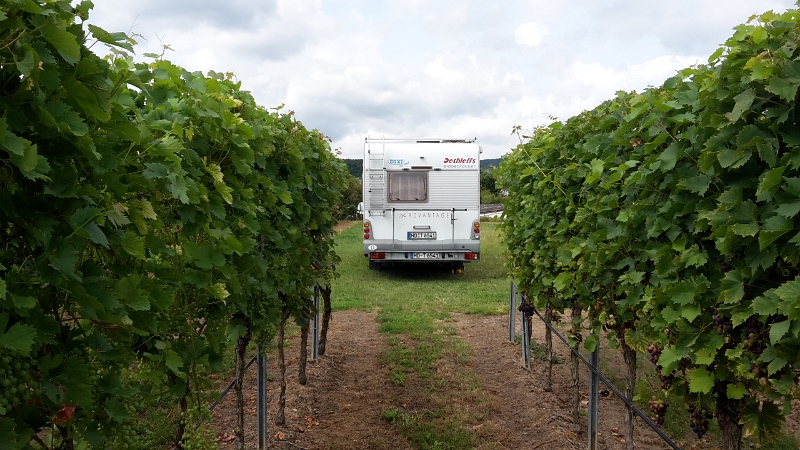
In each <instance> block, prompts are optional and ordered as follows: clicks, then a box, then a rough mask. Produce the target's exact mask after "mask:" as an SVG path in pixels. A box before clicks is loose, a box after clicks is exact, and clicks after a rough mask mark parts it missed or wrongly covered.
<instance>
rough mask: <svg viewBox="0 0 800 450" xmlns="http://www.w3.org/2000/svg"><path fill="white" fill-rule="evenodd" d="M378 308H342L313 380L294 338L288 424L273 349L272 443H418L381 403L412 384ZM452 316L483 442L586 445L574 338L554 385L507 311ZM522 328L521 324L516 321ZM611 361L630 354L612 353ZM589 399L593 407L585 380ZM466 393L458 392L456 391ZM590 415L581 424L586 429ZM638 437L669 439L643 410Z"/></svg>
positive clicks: (605, 420)
mask: <svg viewBox="0 0 800 450" xmlns="http://www.w3.org/2000/svg"><path fill="white" fill-rule="evenodd" d="M375 317H376V314H375V313H366V312H363V311H354V310H353V311H341V312H335V313H334V314H333V319H332V322H331V328H330V330H329V332H328V344H327V349H326V350H327V351H326V353H325V355H324V356H321V357H320V358H319V359H318V360H317V361H309V365H308V369H307V374H308V383H307V384H306V385H305V386H301V385H300V384H298V383H297V361H298V356H299V338H294V339H293V340H291V341H290V343H289V345H288V346H287V401H286V421H287V425H286V426H285V427H278V426H276V425H275V422H274V417H273V416H274V413H275V410H276V409H277V403H278V393H279V390H280V386H279V383H278V382H277V381H275V380H276V379H278V377H277V373H278V372H277V370H278V368H277V363H276V358H275V355H274V354H270V356H269V368H268V374H269V375H268V376H269V380H270V381H269V383H268V391H269V395H268V398H269V409H270V411H269V425H268V427H269V431H268V432H269V439H270V440H269V448H278V449H308V450H312V449H313V450H317V449H319V450H323V449H326V450H335V449H411V448H414V447H412V445H411V444H410V442H409V441H408V439H406V438H405V437H403V436H402V435H401V434H400V432H399V430H398V427H396V426H394V425H392V424H390V423H389V422H388V421H386V420H383V419H382V418H381V413H382V412H383V411H387V410H390V409H393V408H398V407H401V406H402V407H406V406H407V405H405V404H403V398H404V396H403V389H404V388H403V387H399V386H396V385H394V384H393V383H390V382H389V381H388V379H389V376H388V368H387V367H385V366H383V365H382V364H381V362H380V361H381V360H380V356H381V354H382V353H384V352H386V351H387V349H388V344H387V342H386V338H385V336H384V335H382V334H380V333H379V332H378V324H377V322H376V321H375ZM451 317H452V321H451V322H449V323H448V325H449V326H451V327H452V328H453V329H454V330H455V331H456V332H457V333H456V336H457V338H458V339H460V340H461V341H463V342H464V343H465V344H467V345H468V346H469V347H470V348H471V356H470V358H469V361H468V362H466V363H465V364H464V365H463V367H462V368H461V369H465V370H467V371H470V372H471V373H473V374H474V376H475V377H476V378H477V380H478V384H479V390H480V391H481V400H480V402H481V404H480V405H477V406H478V407H481V408H482V407H486V408H488V411H486V412H485V414H484V415H483V416H482V417H484V419H483V420H482V421H481V423H477V424H474V425H470V428H471V431H472V433H473V434H474V435H475V436H476V437H477V438H476V440H475V441H476V442H477V444H476V447H477V448H483V449H536V448H542V449H556V450H560V449H570V450H571V449H581V448H586V446H587V444H586V437H585V432H583V433H582V435H581V436H578V435H577V434H576V433H575V431H574V430H575V429H574V426H573V425H572V420H571V415H570V404H571V390H570V389H571V388H570V383H571V375H570V364H569V359H568V358H569V356H568V348H567V347H566V346H565V345H563V344H562V343H560V342H558V341H556V339H555V337H554V351H555V353H556V354H557V355H559V356H561V357H562V358H564V359H565V360H566V362H565V363H561V364H556V365H554V367H553V370H554V372H553V389H552V391H551V392H545V391H544V389H543V385H544V375H543V370H544V364H545V363H544V361H541V360H538V359H534V358H532V360H531V368H530V370H527V369H525V368H523V367H522V364H521V347H520V345H519V344H514V343H511V342H509V340H508V335H509V333H508V318H507V316H473V315H467V314H460V313H452V314H451ZM532 328H533V338H534V340H536V341H538V342H544V325H543V324H542V323H541V322H540V321H537V320H534V321H533V327H532ZM517 330H519V325H518V326H517ZM603 358H605V359H606V362H605V363H606V364H611V365H612V366H613V365H615V364H619V365H620V367H622V366H621V364H622V362H621V361H622V360H621V358H618V359H619V361H614V360H609V359H608V358H615V356H614V355H611V354H610V353H609V354H607V355H605V356H603ZM581 370H582V372H581V377H582V380H581V381H582V384H583V385H584V390H583V393H584V399H583V408H584V409H585V408H586V404H587V403H588V402H587V399H586V389H585V380H586V378H587V377H588V375H587V370H586V369H585V368H583V367H582V369H581ZM255 374H256V370H254V368H251V370H249V371H248V373H247V375H246V379H245V402H246V405H247V407H246V409H245V411H246V419H245V420H246V429H245V442H246V443H247V445H246V448H248V449H256V448H258V435H257V429H256V379H255V376H256V375H255ZM456 394H457V393H456ZM449 401H452V402H454V404H453V405H452V406H454V407H455V408H458V409H462V408H463V409H469V408H475V407H476V404H475V402H476V401H477V400H476V399H475V397H474V396H469V395H453V396H452V397H451V398H450V400H449ZM235 404H236V400H235V396H234V395H233V392H231V394H230V395H228V396H227V397H225V398H224V399H223V401H222V402H221V403H220V405H219V406H217V408H216V409H215V410H214V413H213V416H214V424H213V427H214V430H215V432H216V436H217V442H218V444H219V447H220V448H221V449H223V450H224V449H233V448H235V445H234V443H233V442H232V441H233V433H234V429H235V427H236V419H235ZM623 417H624V404H623V403H622V401H621V400H620V399H618V398H615V397H614V394H613V393H611V394H610V395H609V396H607V397H601V401H600V420H599V427H598V429H599V430H600V434H599V437H598V441H599V442H598V444H599V445H598V447H599V448H600V449H609V450H617V449H624V448H625V441H624V439H623V437H622V433H623ZM585 427H586V423H585V417H584V420H583V423H582V424H581V428H582V429H583V430H585ZM635 430H636V432H635V439H634V442H635V444H636V448H638V449H666V448H670V447H669V446H667V445H666V444H665V443H663V441H661V440H660V438H659V437H658V436H657V435H656V434H655V433H654V432H652V431H651V430H649V429H648V428H647V427H646V425H645V424H644V423H643V422H642V421H640V420H637V423H636V429H635ZM692 441H693V442H681V443H680V445H681V447H682V448H714V447H713V446H712V445H710V443H709V442H708V441H706V442H703V441H698V440H697V439H692Z"/></svg>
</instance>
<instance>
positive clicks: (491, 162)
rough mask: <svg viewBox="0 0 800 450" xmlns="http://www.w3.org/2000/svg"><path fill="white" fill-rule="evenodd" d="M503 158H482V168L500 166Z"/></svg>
mask: <svg viewBox="0 0 800 450" xmlns="http://www.w3.org/2000/svg"><path fill="white" fill-rule="evenodd" d="M501 160H502V158H495V159H482V160H481V169H488V168H489V167H498V166H499V165H500V161H501Z"/></svg>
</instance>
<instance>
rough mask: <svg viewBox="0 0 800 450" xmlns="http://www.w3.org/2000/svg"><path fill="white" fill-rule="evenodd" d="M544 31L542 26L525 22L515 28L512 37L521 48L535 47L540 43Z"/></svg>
mask: <svg viewBox="0 0 800 450" xmlns="http://www.w3.org/2000/svg"><path fill="white" fill-rule="evenodd" d="M545 34H546V30H545V28H544V27H543V26H542V25H539V24H537V23H534V22H526V23H523V24H522V25H520V26H518V27H517V30H516V31H515V32H514V36H515V37H516V39H517V44H518V45H520V46H523V47H537V46H539V44H541V43H542V39H543V38H544V35H545Z"/></svg>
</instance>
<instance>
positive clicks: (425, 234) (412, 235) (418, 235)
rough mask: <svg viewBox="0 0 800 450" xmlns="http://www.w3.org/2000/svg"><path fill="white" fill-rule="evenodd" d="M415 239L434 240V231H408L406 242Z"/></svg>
mask: <svg viewBox="0 0 800 450" xmlns="http://www.w3.org/2000/svg"><path fill="white" fill-rule="evenodd" d="M417 239H436V232H435V231H409V232H408V240H409V241H414V240H417Z"/></svg>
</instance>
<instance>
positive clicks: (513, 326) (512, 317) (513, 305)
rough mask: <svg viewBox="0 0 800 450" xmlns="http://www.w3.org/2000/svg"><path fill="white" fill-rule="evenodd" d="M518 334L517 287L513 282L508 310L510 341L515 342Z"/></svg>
mask: <svg viewBox="0 0 800 450" xmlns="http://www.w3.org/2000/svg"><path fill="white" fill-rule="evenodd" d="M516 334H517V285H516V283H514V280H511V299H510V300H509V308H508V340H509V341H511V342H514V338H515V337H516Z"/></svg>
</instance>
